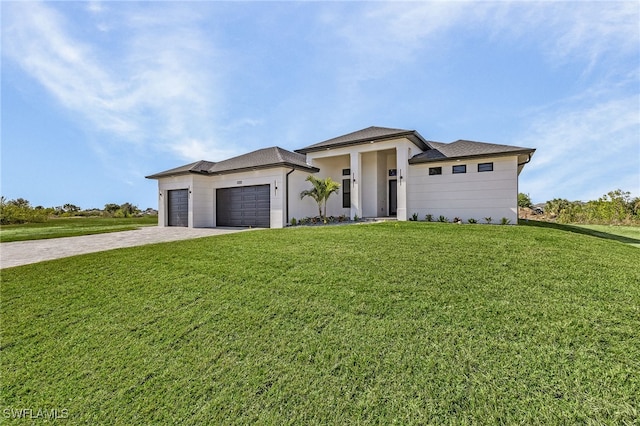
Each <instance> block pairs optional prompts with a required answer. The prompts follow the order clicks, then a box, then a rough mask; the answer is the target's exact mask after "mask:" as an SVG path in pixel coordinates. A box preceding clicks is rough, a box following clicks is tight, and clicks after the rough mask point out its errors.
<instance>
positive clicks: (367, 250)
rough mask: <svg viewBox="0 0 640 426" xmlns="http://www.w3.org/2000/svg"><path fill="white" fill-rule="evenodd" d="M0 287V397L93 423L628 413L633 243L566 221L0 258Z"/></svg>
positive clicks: (328, 232) (636, 310) (315, 233)
mask: <svg viewBox="0 0 640 426" xmlns="http://www.w3.org/2000/svg"><path fill="white" fill-rule="evenodd" d="M530 225H532V224H530ZM533 225H535V224H533ZM1 295H2V304H1V311H0V313H1V315H2V326H1V327H2V347H1V350H0V359H1V369H0V373H1V376H0V377H1V378H2V389H1V393H0V401H1V403H0V410H6V409H12V408H13V409H20V408H31V409H32V410H34V412H35V410H38V409H53V408H57V409H58V410H63V409H66V410H67V412H68V416H69V420H71V421H72V423H92V424H96V423H98V424H103V423H116V424H172V423H187V424H253V423H258V424H385V425H386V424H392V423H396V424H612V425H613V424H637V422H638V421H639V419H640V411H639V408H638V407H640V396H639V395H640V337H639V332H638V330H640V268H638V251H637V248H635V247H630V246H628V245H626V244H621V243H620V242H618V241H614V240H609V239H603V238H595V237H593V236H590V235H583V234H579V233H576V232H568V231H566V230H562V229H553V228H547V227H542V226H519V227H514V226H481V225H463V226H459V225H452V224H439V223H413V222H403V223H383V224H371V225H350V226H335V227H321V228H306V227H299V228H293V229H282V230H264V231H254V232H245V233H239V234H230V235H224V236H218V237H213V238H203V239H197V240H191V241H183V242H179V243H175V242H174V243H169V244H157V245H150V246H144V247H137V248H130V249H121V250H114V251H109V252H104V253H96V254H89V255H84V256H79V257H75V258H67V259H60V260H56V261H51V262H44V263H40V264H34V265H27V266H22V267H17V268H9V269H4V270H3V271H2V293H1ZM1 412H2V411H0V413H1Z"/></svg>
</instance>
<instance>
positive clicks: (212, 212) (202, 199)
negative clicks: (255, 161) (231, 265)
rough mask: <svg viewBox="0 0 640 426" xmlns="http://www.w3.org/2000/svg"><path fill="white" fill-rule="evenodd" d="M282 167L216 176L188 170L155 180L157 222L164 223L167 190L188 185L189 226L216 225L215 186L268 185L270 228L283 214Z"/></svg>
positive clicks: (277, 224)
mask: <svg viewBox="0 0 640 426" xmlns="http://www.w3.org/2000/svg"><path fill="white" fill-rule="evenodd" d="M285 171H288V170H285V169H284V168H273V169H262V170H254V171H248V172H241V173H234V174H228V175H220V176H202V175H197V174H189V175H183V176H176V177H168V178H161V179H159V180H158V193H159V194H162V195H159V199H158V206H159V209H158V223H159V224H160V226H167V225H168V223H167V214H166V212H167V198H168V197H167V191H169V190H172V189H188V190H189V191H190V192H189V227H195V228H207V227H215V226H216V189H218V188H229V187H237V186H253V185H269V190H270V194H271V198H270V203H271V217H270V224H271V227H272V228H282V227H283V226H284V224H285V217H284V214H285V212H284V203H285V196H284V189H285V188H284V173H285Z"/></svg>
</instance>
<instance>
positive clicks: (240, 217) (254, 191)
mask: <svg viewBox="0 0 640 426" xmlns="http://www.w3.org/2000/svg"><path fill="white" fill-rule="evenodd" d="M269 188H270V186H269V185H255V186H239V187H235V188H219V189H217V190H216V225H217V226H255V227H258V228H269V227H270V225H271V197H270V189H269Z"/></svg>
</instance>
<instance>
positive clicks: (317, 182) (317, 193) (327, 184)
mask: <svg viewBox="0 0 640 426" xmlns="http://www.w3.org/2000/svg"><path fill="white" fill-rule="evenodd" d="M306 180H308V181H309V182H311V185H313V188H311V189H305V190H304V191H302V192H301V193H300V199H303V198H304V197H311V198H313V199H314V200H315V202H316V203H318V214H319V215H320V217H321V218H322V221H323V222H324V223H327V200H328V199H329V197H330V196H331V194H333V193H334V192H338V190H340V184H339V183H338V182H336V181H334V180H333V179H331V178H330V177H328V178H325V179H318V178H316V177H315V176H313V175H309V176H307V179H306ZM323 206H324V213H323V211H322V207H323Z"/></svg>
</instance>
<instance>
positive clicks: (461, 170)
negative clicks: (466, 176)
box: [453, 164, 467, 174]
mask: <svg viewBox="0 0 640 426" xmlns="http://www.w3.org/2000/svg"><path fill="white" fill-rule="evenodd" d="M456 173H467V165H466V164H461V165H459V166H453V174H456Z"/></svg>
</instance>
